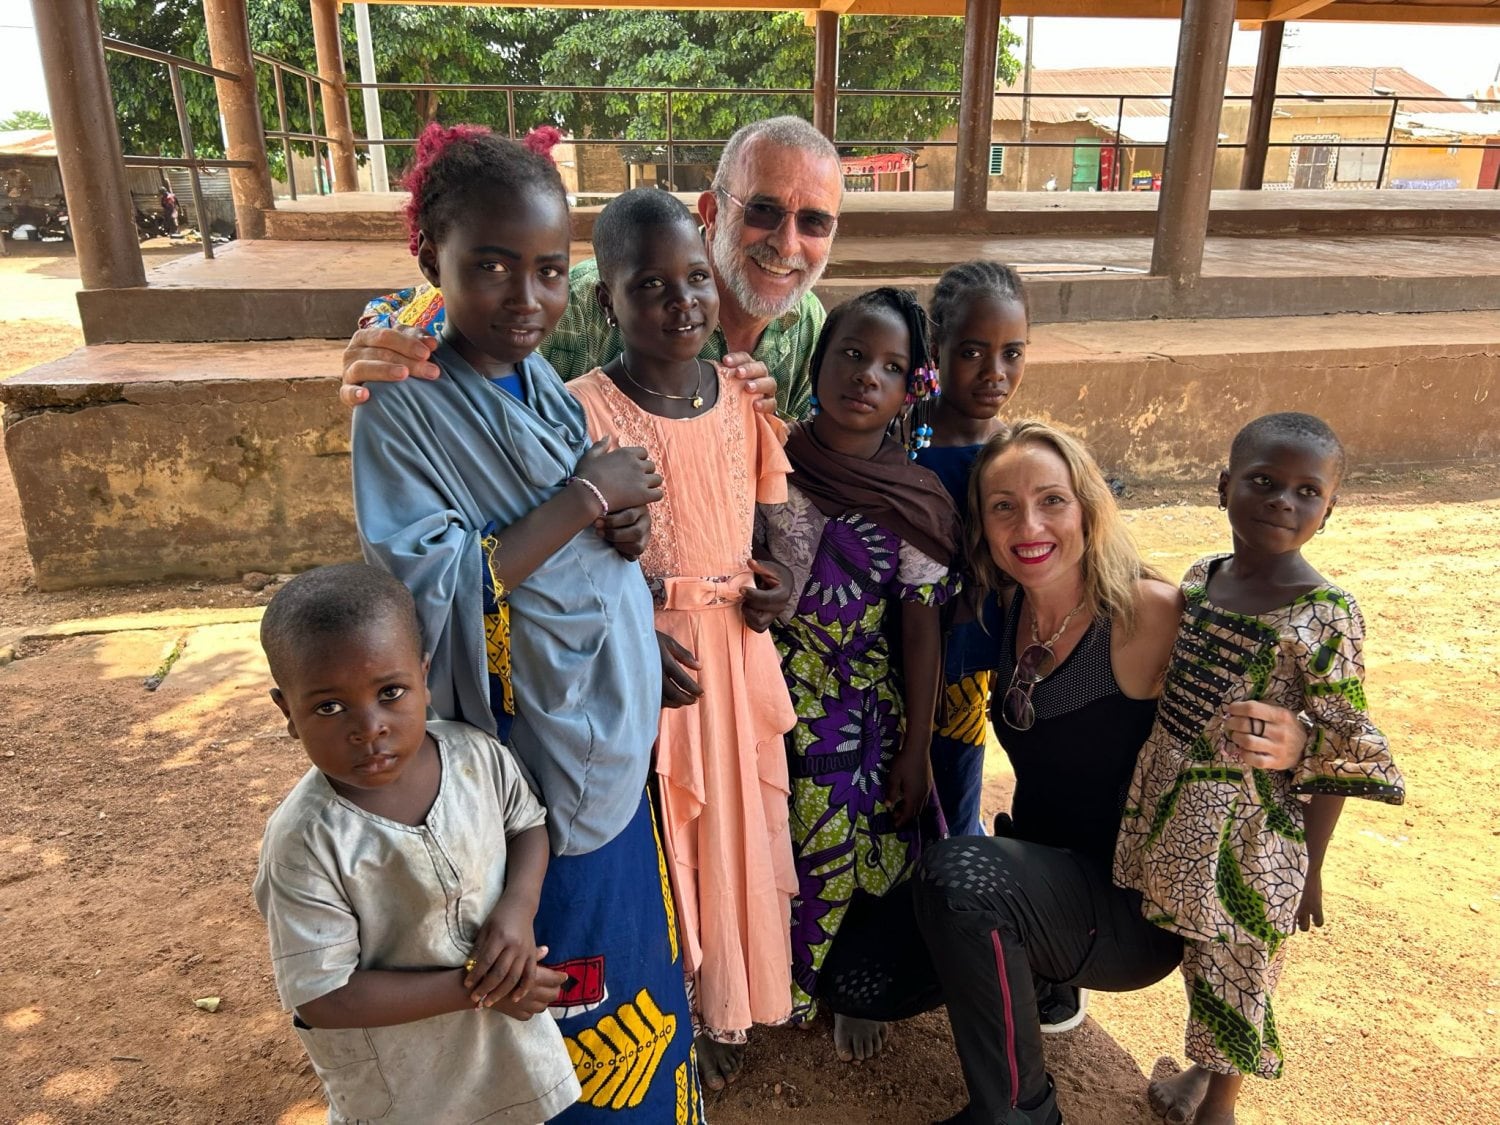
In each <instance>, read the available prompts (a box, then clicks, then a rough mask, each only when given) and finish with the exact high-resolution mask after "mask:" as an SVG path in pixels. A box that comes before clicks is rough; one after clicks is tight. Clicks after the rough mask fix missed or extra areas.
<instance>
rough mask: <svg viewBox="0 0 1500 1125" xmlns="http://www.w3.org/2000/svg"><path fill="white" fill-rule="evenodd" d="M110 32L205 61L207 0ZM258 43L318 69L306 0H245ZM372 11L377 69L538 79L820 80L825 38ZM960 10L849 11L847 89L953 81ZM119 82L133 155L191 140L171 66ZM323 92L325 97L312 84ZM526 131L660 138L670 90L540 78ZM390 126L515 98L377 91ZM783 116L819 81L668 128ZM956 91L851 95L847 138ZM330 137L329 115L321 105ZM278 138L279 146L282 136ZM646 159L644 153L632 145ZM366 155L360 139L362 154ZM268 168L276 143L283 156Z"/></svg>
mask: <svg viewBox="0 0 1500 1125" xmlns="http://www.w3.org/2000/svg"><path fill="white" fill-rule="evenodd" d="M100 7H101V18H102V21H103V26H104V33H105V34H106V35H111V36H114V37H116V38H119V39H124V40H127V41H129V42H132V43H138V44H140V45H142V46H145V47H152V48H155V49H157V50H161V51H167V52H170V53H172V54H176V55H181V56H184V57H187V58H193V59H199V60H202V61H205V62H206V61H207V60H208V45H207V37H206V34H205V31H204V26H203V9H202V5H201V2H200V0H151V2H150V3H142V2H140V0H100ZM248 9H249V18H250V41H251V43H252V44H253V46H254V48H255V49H256V50H257V51H260V52H263V53H265V54H267V55H270V56H272V57H274V58H277V59H281V60H283V61H285V62H289V63H292V64H295V65H297V66H301V67H304V68H305V69H308V70H315V69H316V56H315V52H314V48H313V38H312V25H311V21H310V19H309V15H308V8H307V0H249V4H248ZM370 22H371V26H372V34H373V39H374V47H375V66H376V70H377V72H378V75H379V79H380V81H381V82H416V83H492V84H506V85H526V86H538V87H554V88H555V87H559V86H680V87H699V88H702V87H732V88H734V89H736V90H745V89H804V90H805V89H808V88H809V87H810V86H811V84H812V74H813V52H814V36H813V32H812V30H811V29H810V28H808V27H807V26H806V24H805V23H804V21H803V19H802V17H801V16H800V15H798V14H794V13H793V14H767V13H762V12H687V11H684V12H676V11H643V10H633V11H603V10H596V11H576V10H560V9H548V8H544V9H516V8H494V7H483V8H470V7H430V6H409V7H407V6H389V5H383V4H381V5H373V6H372V7H371V9H370ZM962 24H963V21H962V20H958V19H944V18H933V17H925V18H905V19H901V18H888V17H874V16H870V17H864V16H860V17H845V18H844V19H843V20H842V23H841V29H842V30H841V49H840V59H839V85H840V88H841V89H870V90H879V89H888V90H893V89H913V90H920V89H927V90H954V89H956V88H957V87H958V84H959V72H960V67H961V63H962V58H963V26H962ZM341 26H342V34H343V38H344V60H345V66H346V68H347V70H348V72H349V77H350V80H351V81H354V80H357V72H358V65H357V55H356V48H355V34H354V20H353V16H352V14H350V15H346V16H345V18H344V19H343V20H342V21H341ZM1016 41H1017V40H1016V37H1015V36H1014V34H1012V33H1011V31H1010V30H1009V28H1007V27H1005V26H1004V25H1002V27H1001V30H1000V73H1001V77H1002V78H1004V79H1010V78H1012V77H1014V75H1015V74H1016V71H1017V62H1016V59H1015V57H1014V55H1012V54H1011V52H1010V50H1009V48H1010V47H1011V45H1012V44H1014V43H1015V42H1016ZM109 58H110V64H109V65H110V77H111V83H112V86H113V88H114V93H115V101H116V109H117V113H118V116H119V119H120V124H121V135H122V140H123V142H124V145H125V150H126V151H127V152H132V153H151V154H158V153H159V154H164V155H176V154H178V153H180V152H181V144H180V142H179V140H178V133H177V122H176V119H175V117H174V115H173V109H172V104H171V95H170V92H169V91H168V89H167V86H166V83H165V81H164V75H163V74H162V68H161V67H160V66H157V65H155V64H152V63H148V62H145V61H143V60H139V59H134V58H129V57H125V56H121V55H117V54H111V55H110V57H109ZM258 69H259V71H260V78H259V82H260V91H261V114H262V118H263V119H264V120H265V122H266V123H267V127H268V128H272V129H274V128H275V127H276V125H275V122H276V103H275V97H274V93H273V90H272V84H271V80H270V75H269V72H268V69H267V68H265V67H260V68H258ZM183 80H184V86H185V90H186V97H187V100H188V103H189V115H190V118H191V120H192V122H193V130H194V141H195V145H196V146H197V148H198V149H199V153H200V155H209V154H215V155H216V154H219V153H221V152H222V140H221V137H220V132H219V125H218V112H217V102H216V100H215V95H214V91H213V83H212V81H211V80H210V79H207V78H203V77H201V76H197V75H191V74H184V76H183ZM315 96H316V95H315ZM306 101H307V99H306V95H305V92H304V86H303V84H302V83H301V82H300V81H297V80H292V81H290V82H289V83H288V84H287V107H288V114H289V117H290V121H289V126H288V127H289V128H290V129H291V130H292V131H306V130H307V129H308V109H307V105H306ZM510 105H511V106H513V108H514V114H515V125H516V128H517V131H518V132H525V131H526V130H527V129H528V128H530V127H531V126H533V125H539V124H555V125H558V126H560V127H561V128H563V129H564V131H566V132H569V133H572V134H574V135H576V136H580V137H598V138H605V137H609V138H614V137H618V138H622V139H625V140H638V141H646V140H657V139H660V138H662V137H664V136H665V135H666V119H665V110H666V106H665V98H664V97H662V96H661V95H648V94H603V93H601V94H587V93H585V94H575V93H567V92H558V91H556V90H555V89H554V90H552V91H545V90H543V91H539V92H538V93H535V94H532V93H529V92H528V93H521V94H517V95H515V96H514V98H513V99H512V100H511V102H510ZM350 109H351V113H352V116H353V120H354V129H355V132H356V133H357V134H359V135H363V134H364V121H363V118H364V107H363V105H362V99H361V98H359V97H356V96H353V95H351V97H350ZM381 111H382V118H383V124H384V127H385V134H386V136H387V137H390V138H402V137H414V136H415V135H416V134H417V133H418V132H419V131H420V130H421V128H422V126H423V125H425V124H426V123H427V122H429V121H434V120H437V121H443V122H447V123H452V122H456V121H478V122H482V123H485V124H489V125H492V126H494V127H496V128H499V129H501V130H504V129H505V128H506V127H507V124H508V116H509V111H510V110H509V106H508V104H507V99H506V96H505V95H504V94H503V93H494V92H490V93H483V92H472V93H470V92H458V91H419V92H412V91H391V92H383V93H382V94H381ZM778 113H797V114H800V115H802V116H804V117H811V115H812V97H811V94H807V93H799V94H780V95H778V94H741V93H735V94H732V95H728V94H700V93H692V92H685V93H679V94H675V95H674V96H673V100H672V133H673V136H674V138H681V139H684V140H700V141H703V140H712V139H716V138H723V137H727V136H728V135H729V134H730V133H731V132H733V130H734V129H735V128H736V127H738V126H739V125H741V124H744V123H745V122H747V121H753V120H755V119H757V118H760V117H767V116H772V115H774V114H778ZM957 113H958V100H957V98H956V97H931V98H912V97H878V96H877V97H864V96H844V97H841V98H840V101H839V117H838V137H839V138H840V139H841V143H842V141H843V140H844V139H847V140H849V141H866V142H875V143H877V144H878V145H881V146H889V145H895V144H899V143H903V142H906V143H917V142H920V141H923V140H929V139H932V138H934V137H936V136H937V135H938V134H939V133H940V132H941V131H942V130H943V129H945V128H947V127H948V126H951V125H952V124H953V123H954V122H955V121H956V120H957ZM318 116H319V125H320V127H319V130H318V131H319V132H323V131H325V130H324V129H323V128H322V125H321V117H322V114H321V107H319V115H318ZM271 147H272V148H273V150H274V148H275V146H271ZM711 151H712V150H711V149H709V148H708V147H706V146H705V147H701V148H697V149H696V150H695V149H693V148H692V147H690V146H689V147H685V148H684V149H682V150H679V151H678V153H677V157H678V160H679V161H682V162H690V161H692V160H695V159H696V160H712V159H713V157H712V156H710V155H709V153H710V152H711ZM638 155H639V156H640V158H647V157H648V156H649V154H647V153H638ZM361 157H362V158H363V152H361ZM272 159H273V163H279V154H277V153H275V152H274V151H273V154H272Z"/></svg>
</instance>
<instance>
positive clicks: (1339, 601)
mask: <svg viewBox="0 0 1500 1125" xmlns="http://www.w3.org/2000/svg"><path fill="white" fill-rule="evenodd" d="M1343 475H1344V449H1343V446H1342V445H1341V444H1340V443H1339V440H1338V437H1337V436H1336V435H1335V434H1334V432H1333V430H1332V429H1330V428H1329V427H1328V425H1327V424H1326V423H1324V422H1323V421H1322V420H1321V419H1318V418H1315V417H1313V416H1311V415H1308V414H1294V413H1283V414H1269V415H1266V416H1265V417H1263V418H1257V419H1256V420H1255V421H1253V422H1251V423H1250V424H1249V425H1247V426H1246V427H1245V428H1244V429H1242V430H1241V431H1240V432H1239V434H1237V435H1236V437H1235V439H1234V443H1233V445H1232V446H1231V448H1230V453H1229V467H1228V468H1227V469H1225V470H1224V471H1223V472H1221V473H1220V474H1219V507H1220V508H1223V509H1225V510H1226V511H1227V512H1228V514H1229V526H1230V529H1231V531H1232V533H1233V537H1234V552H1233V553H1232V554H1229V555H1215V556H1211V557H1209V558H1205V559H1201V560H1200V561H1198V562H1197V563H1195V564H1194V565H1193V566H1192V568H1191V569H1190V570H1189V571H1188V573H1187V576H1186V577H1185V578H1184V579H1183V581H1182V593H1183V596H1184V598H1185V599H1186V603H1187V604H1186V608H1185V609H1184V611H1183V616H1182V623H1181V625H1180V627H1179V630H1178V634H1177V640H1176V643H1175V645H1174V647H1173V650H1172V659H1171V662H1170V664H1169V665H1168V668H1167V673H1166V681H1165V684H1164V686H1163V688H1162V694H1161V701H1160V704H1159V706H1158V708H1157V715H1156V723H1155V726H1154V727H1153V729H1152V731H1151V735H1150V737H1149V738H1148V739H1147V741H1146V744H1145V746H1144V747H1143V748H1142V749H1141V752H1140V756H1139V758H1138V759H1137V761H1136V769H1135V775H1134V777H1133V778H1132V780H1131V784H1130V790H1129V795H1128V797H1127V799H1126V803H1125V816H1124V819H1123V821H1122V822H1121V826H1120V836H1119V841H1118V846H1117V849H1116V853H1115V872H1114V875H1115V882H1116V883H1118V884H1119V885H1121V886H1123V887H1127V888H1133V889H1135V890H1138V891H1140V892H1141V895H1142V899H1143V901H1142V912H1143V913H1144V915H1145V916H1146V917H1147V918H1148V919H1149V920H1151V921H1152V922H1154V923H1156V924H1157V925H1158V926H1161V927H1163V928H1164V929H1167V930H1170V931H1172V932H1174V933H1177V934H1180V935H1182V937H1183V939H1184V943H1183V947H1184V952H1183V959H1182V972H1183V976H1184V978H1185V979H1186V982H1187V992H1188V1029H1187V1055H1188V1057H1189V1058H1190V1059H1191V1060H1192V1061H1193V1063H1194V1065H1193V1066H1192V1067H1191V1068H1190V1069H1188V1070H1187V1071H1185V1072H1183V1073H1182V1074H1180V1075H1177V1076H1175V1077H1173V1078H1171V1079H1168V1080H1165V1081H1162V1082H1156V1083H1153V1084H1152V1087H1151V1091H1150V1098H1151V1102H1152V1105H1153V1107H1154V1108H1155V1109H1156V1110H1157V1112H1159V1113H1161V1114H1162V1115H1163V1116H1164V1117H1166V1118H1168V1120H1172V1121H1180V1122H1188V1121H1191V1122H1194V1123H1196V1125H1224V1123H1227V1122H1233V1120H1234V1107H1235V1102H1236V1100H1237V1098H1238V1095H1239V1089H1240V1084H1241V1081H1242V1079H1243V1077H1244V1075H1246V1074H1256V1075H1259V1076H1261V1077H1263V1078H1275V1077H1278V1076H1279V1075H1280V1073H1281V1065H1282V1051H1281V1044H1280V1039H1279V1036H1278V1034H1277V1029H1276V1020H1275V1017H1274V1016H1273V1014H1272V1008H1271V994H1272V992H1273V991H1274V990H1275V987H1276V981H1277V978H1278V977H1279V975H1280V972H1281V966H1282V962H1283V955H1284V950H1285V941H1286V939H1287V937H1289V936H1290V935H1291V933H1292V930H1293V929H1294V928H1295V927H1297V926H1299V925H1300V927H1301V928H1302V929H1304V930H1305V929H1307V928H1308V927H1309V926H1310V925H1321V924H1322V919H1323V909H1322V876H1321V872H1322V865H1323V856H1324V853H1325V851H1326V849H1327V846H1328V841H1329V839H1330V838H1331V837H1332V834H1333V828H1334V825H1335V823H1336V822H1337V820H1338V816H1339V812H1340V811H1341V809H1342V806H1343V801H1344V798H1345V797H1368V798H1372V799H1374V800H1378V801H1385V802H1387V803H1390V804H1400V803H1401V802H1402V801H1403V800H1404V799H1405V787H1404V782H1403V780H1402V777H1401V772H1400V771H1399V770H1398V769H1397V768H1396V765H1395V763H1394V762H1393V761H1392V760H1391V754H1390V747H1389V745H1388V744H1387V742H1386V739H1385V736H1384V735H1383V734H1381V733H1380V731H1379V729H1378V728H1377V727H1376V726H1375V724H1374V722H1373V721H1372V720H1371V718H1370V715H1369V712H1368V710H1367V706H1366V700H1365V691H1364V657H1363V654H1362V652H1361V648H1362V645H1363V641H1364V618H1363V617H1362V616H1361V614H1360V611H1359V606H1358V604H1356V602H1355V600H1354V597H1353V595H1351V594H1350V593H1348V592H1347V591H1345V590H1343V589H1341V588H1340V587H1338V586H1336V585H1334V584H1333V583H1332V582H1329V581H1328V580H1327V579H1326V578H1324V577H1323V576H1322V575H1321V574H1319V573H1318V572H1317V571H1316V570H1314V569H1313V567H1312V566H1311V565H1310V564H1309V563H1308V562H1307V560H1306V559H1304V558H1303V557H1302V547H1303V545H1304V544H1306V543H1307V542H1308V541H1309V540H1310V539H1311V538H1312V537H1313V536H1314V535H1315V534H1316V533H1318V532H1319V531H1321V530H1323V528H1324V526H1325V525H1326V524H1327V522H1328V518H1329V516H1330V515H1331V514H1332V513H1333V509H1334V505H1335V504H1336V502H1337V500H1338V488H1339V483H1340V481H1341V480H1342V478H1343ZM1246 701H1257V702H1259V703H1270V704H1274V705H1277V706H1281V707H1285V708H1287V709H1289V710H1292V711H1297V710H1301V711H1304V712H1305V713H1306V714H1307V715H1308V716H1310V718H1311V722H1312V731H1311V737H1310V739H1309V740H1308V742H1307V745H1306V748H1305V750H1303V751H1302V753H1301V756H1300V758H1299V757H1297V755H1296V752H1295V751H1292V750H1290V749H1284V748H1279V747H1277V746H1275V745H1273V744H1272V743H1271V742H1269V741H1267V740H1266V739H1265V738H1263V737H1262V736H1263V735H1264V734H1265V721H1264V720H1263V719H1259V718H1255V717H1253V716H1250V715H1249V714H1248V712H1249V711H1250V710H1251V709H1252V706H1247V702H1246ZM1257 724H1258V725H1257Z"/></svg>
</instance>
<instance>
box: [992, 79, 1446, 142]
mask: <svg viewBox="0 0 1500 1125" xmlns="http://www.w3.org/2000/svg"><path fill="white" fill-rule="evenodd" d="M1254 88H1255V68H1254V67H1253V66H1231V67H1230V68H1229V71H1228V74H1227V75H1226V77H1225V82H1224V93H1225V94H1226V95H1228V96H1233V97H1249V96H1250V95H1251V94H1252V93H1253V91H1254ZM1020 93H1021V78H1020V76H1019V75H1018V76H1017V77H1016V80H1015V81H1014V82H1012V83H1010V84H1009V85H1007V86H1000V87H998V88H997V92H996V95H995V118H996V120H1004V121H1019V120H1020V118H1021V105H1022V102H1021V97H1020ZM1031 93H1032V103H1031V120H1032V121H1033V122H1041V123H1050V124H1058V123H1063V122H1068V121H1084V120H1088V119H1091V118H1097V119H1101V120H1102V119H1106V118H1107V119H1108V120H1109V121H1110V122H1111V125H1110V128H1113V127H1114V126H1113V122H1114V119H1115V117H1116V115H1117V114H1118V113H1119V110H1120V108H1121V106H1120V102H1119V100H1118V96H1119V95H1121V94H1128V95H1135V96H1134V97H1130V98H1127V99H1126V101H1125V102H1124V106H1123V109H1124V113H1123V116H1124V117H1125V118H1126V119H1127V120H1129V119H1131V118H1135V119H1141V118H1159V119H1161V120H1163V121H1165V120H1166V119H1167V118H1168V117H1170V116H1171V101H1170V99H1171V94H1172V68H1171V67H1170V66H1132V67H1083V68H1077V69H1068V70H1033V71H1032V72H1031ZM1008 94H1009V95H1010V96H1007V95H1008ZM1047 94H1059V95H1062V94H1075V95H1079V96H1077V97H1072V98H1067V97H1041V96H1038V95H1047ZM1143 94H1145V95H1157V96H1155V97H1140V95H1143ZM1276 94H1277V100H1278V103H1279V104H1287V103H1288V102H1295V101H1297V100H1305V101H1309V102H1312V101H1317V100H1318V98H1319V97H1329V96H1332V97H1353V96H1357V95H1360V94H1368V95H1370V97H1371V100H1380V101H1384V100H1387V99H1389V98H1390V97H1391V96H1392V95H1395V96H1397V97H1400V98H1401V99H1402V100H1401V110H1402V111H1403V112H1404V113H1412V114H1415V113H1439V114H1458V115H1461V114H1463V113H1472V112H1474V111H1473V109H1472V108H1470V107H1468V106H1466V105H1464V104H1463V103H1460V102H1454V101H1444V100H1434V101H1424V100H1418V99H1419V98H1420V96H1421V95H1427V96H1428V97H1431V98H1434V99H1443V98H1445V97H1446V95H1445V94H1444V93H1443V91H1441V90H1439V89H1438V88H1437V87H1435V86H1432V85H1429V84H1428V83H1426V82H1423V81H1422V80H1421V79H1420V78H1418V77H1416V76H1415V75H1413V74H1410V73H1408V72H1407V71H1405V70H1403V69H1401V68H1400V67H1395V66H1382V67H1378V68H1375V67H1368V66H1284V67H1282V68H1281V71H1280V73H1279V74H1278V76H1277V81H1276ZM1090 95H1093V96H1090ZM1297 95H1309V96H1308V97H1306V98H1305V99H1298V97H1297ZM1126 132H1130V128H1129V127H1128V126H1127V127H1126ZM1150 135H1152V136H1154V135H1155V133H1151V134H1150ZM1143 136H1144V134H1143ZM1163 136H1165V134H1163Z"/></svg>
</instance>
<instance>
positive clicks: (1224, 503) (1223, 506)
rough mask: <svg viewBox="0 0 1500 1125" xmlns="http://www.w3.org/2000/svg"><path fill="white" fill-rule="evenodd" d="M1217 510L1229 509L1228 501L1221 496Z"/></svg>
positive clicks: (1224, 510) (1225, 510)
mask: <svg viewBox="0 0 1500 1125" xmlns="http://www.w3.org/2000/svg"><path fill="white" fill-rule="evenodd" d="M1219 511H1221V512H1227V511H1229V503H1228V501H1226V500H1225V499H1224V497H1222V496H1220V497H1219Z"/></svg>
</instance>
